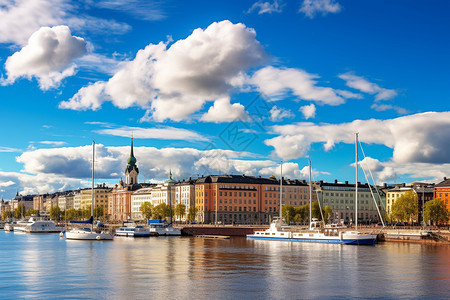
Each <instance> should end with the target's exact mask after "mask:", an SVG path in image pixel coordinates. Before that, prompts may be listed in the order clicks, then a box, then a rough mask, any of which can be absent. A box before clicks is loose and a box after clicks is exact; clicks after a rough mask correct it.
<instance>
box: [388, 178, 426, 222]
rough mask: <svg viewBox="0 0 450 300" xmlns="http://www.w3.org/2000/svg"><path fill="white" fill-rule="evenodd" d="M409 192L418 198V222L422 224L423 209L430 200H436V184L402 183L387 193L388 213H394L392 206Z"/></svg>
mask: <svg viewBox="0 0 450 300" xmlns="http://www.w3.org/2000/svg"><path fill="white" fill-rule="evenodd" d="M408 191H412V192H414V193H415V194H416V195H417V198H418V200H417V201H418V203H417V206H418V215H417V217H416V220H415V221H417V222H419V223H421V222H422V221H423V218H422V207H423V206H424V205H425V204H426V203H427V202H428V201H430V200H433V199H434V184H433V183H424V182H413V183H410V184H406V183H401V184H397V185H396V186H395V187H394V188H392V189H390V190H387V191H386V212H387V213H388V214H390V213H391V212H392V205H393V204H394V203H395V201H396V200H397V199H398V198H399V197H401V196H402V195H403V194H405V193H406V192H408Z"/></svg>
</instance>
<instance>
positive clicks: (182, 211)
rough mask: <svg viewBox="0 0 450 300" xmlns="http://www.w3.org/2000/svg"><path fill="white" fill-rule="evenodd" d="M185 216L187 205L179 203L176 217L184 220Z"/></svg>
mask: <svg viewBox="0 0 450 300" xmlns="http://www.w3.org/2000/svg"><path fill="white" fill-rule="evenodd" d="M185 214H186V205H184V204H182V203H178V204H177V206H175V215H176V216H178V217H180V219H182V218H183V217H184V215H185Z"/></svg>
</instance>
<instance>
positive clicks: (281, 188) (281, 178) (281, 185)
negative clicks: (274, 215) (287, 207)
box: [280, 161, 283, 221]
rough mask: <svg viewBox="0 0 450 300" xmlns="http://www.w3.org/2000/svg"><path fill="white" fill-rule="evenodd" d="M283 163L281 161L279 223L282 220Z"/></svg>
mask: <svg viewBox="0 0 450 300" xmlns="http://www.w3.org/2000/svg"><path fill="white" fill-rule="evenodd" d="M282 208H283V161H281V170H280V221H281V220H283V211H282Z"/></svg>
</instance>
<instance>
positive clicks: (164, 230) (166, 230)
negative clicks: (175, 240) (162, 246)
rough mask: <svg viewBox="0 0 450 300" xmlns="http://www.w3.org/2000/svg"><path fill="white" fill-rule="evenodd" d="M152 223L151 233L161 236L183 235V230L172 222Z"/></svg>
mask: <svg viewBox="0 0 450 300" xmlns="http://www.w3.org/2000/svg"><path fill="white" fill-rule="evenodd" d="M149 225H150V235H152V236H160V235H181V230H180V229H178V228H174V227H173V226H172V224H164V223H151V224H149Z"/></svg>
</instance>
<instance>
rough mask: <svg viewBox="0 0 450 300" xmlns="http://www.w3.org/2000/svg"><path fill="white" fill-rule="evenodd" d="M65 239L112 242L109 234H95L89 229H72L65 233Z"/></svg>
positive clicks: (111, 236)
mask: <svg viewBox="0 0 450 300" xmlns="http://www.w3.org/2000/svg"><path fill="white" fill-rule="evenodd" d="M66 239H68V240H97V241H99V240H112V239H113V235H112V234H111V233H109V232H104V231H100V232H95V231H92V230H91V229H90V228H87V227H84V228H73V229H72V230H70V231H67V232H66Z"/></svg>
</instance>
